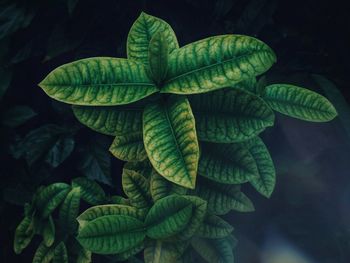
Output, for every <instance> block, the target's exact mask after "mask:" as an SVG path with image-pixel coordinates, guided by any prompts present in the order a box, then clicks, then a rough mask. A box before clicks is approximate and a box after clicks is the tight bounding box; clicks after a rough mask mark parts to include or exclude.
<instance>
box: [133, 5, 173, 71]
mask: <svg viewBox="0 0 350 263" xmlns="http://www.w3.org/2000/svg"><path fill="white" fill-rule="evenodd" d="M157 32H162V33H163V35H164V38H165V39H166V42H167V44H168V50H169V53H171V52H172V51H174V50H175V49H177V48H179V44H178V43H177V39H176V35H175V33H174V31H173V29H172V28H171V26H170V25H169V24H168V23H167V22H165V21H164V20H162V19H160V18H157V17H154V16H151V15H148V14H146V13H144V12H142V13H141V15H140V16H139V17H138V18H137V20H136V21H135V23H134V24H133V25H132V27H131V29H130V32H129V34H128V40H127V53H128V58H129V59H133V60H137V61H140V62H141V63H143V64H145V65H148V56H149V53H148V51H149V49H148V48H149V44H150V41H151V39H152V37H153V36H154V35H155V34H156V33H157Z"/></svg>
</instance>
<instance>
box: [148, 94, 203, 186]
mask: <svg viewBox="0 0 350 263" xmlns="http://www.w3.org/2000/svg"><path fill="white" fill-rule="evenodd" d="M143 140H144V144H145V148H146V152H147V155H148V158H149V159H150V161H151V163H152V165H153V167H154V169H155V170H156V171H157V172H158V173H159V174H160V175H162V176H164V177H165V178H166V179H167V180H169V181H171V182H173V183H176V184H179V185H181V186H183V187H187V188H191V189H193V188H194V187H195V183H196V176H197V166H198V158H199V148H198V142H197V134H196V130H195V120H194V117H193V114H192V111H191V107H190V105H189V102H188V100H187V99H186V98H185V97H175V96H173V97H170V98H169V99H168V101H167V102H166V103H164V104H163V103H154V104H149V105H148V106H147V107H146V108H145V111H144V114H143Z"/></svg>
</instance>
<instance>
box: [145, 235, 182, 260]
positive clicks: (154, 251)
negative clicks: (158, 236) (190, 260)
mask: <svg viewBox="0 0 350 263" xmlns="http://www.w3.org/2000/svg"><path fill="white" fill-rule="evenodd" d="M182 253H183V246H182V245H181V244H179V243H174V242H171V243H169V242H164V241H160V240H152V241H150V242H148V244H147V245H146V248H145V250H144V260H145V263H163V262H167V263H175V262H178V261H177V260H178V259H180V258H181V255H182Z"/></svg>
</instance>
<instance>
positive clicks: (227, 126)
mask: <svg viewBox="0 0 350 263" xmlns="http://www.w3.org/2000/svg"><path fill="white" fill-rule="evenodd" d="M189 100H190V103H191V107H192V110H193V113H194V116H195V118H196V127H197V133H198V138H199V140H202V141H209V142H218V143H230V142H238V141H244V140H247V139H249V138H251V137H254V136H256V135H257V134H259V133H260V132H262V131H263V130H264V129H265V128H266V127H268V126H272V125H273V123H274V113H273V111H272V110H271V109H270V107H269V106H268V105H267V104H266V103H265V102H264V101H263V100H262V99H261V98H259V97H258V96H256V95H254V94H252V93H249V92H247V91H244V90H240V89H238V88H228V89H224V90H219V91H214V92H211V93H208V94H199V95H193V96H190V98H189Z"/></svg>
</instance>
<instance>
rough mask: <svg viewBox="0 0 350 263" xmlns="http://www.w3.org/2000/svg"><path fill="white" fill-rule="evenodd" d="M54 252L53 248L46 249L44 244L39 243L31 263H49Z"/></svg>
mask: <svg viewBox="0 0 350 263" xmlns="http://www.w3.org/2000/svg"><path fill="white" fill-rule="evenodd" d="M54 251H55V250H54V248H53V247H47V246H46V245H45V244H44V242H41V243H40V245H39V247H38V248H37V250H36V252H35V254H34V258H33V263H50V262H51V260H52V259H53V257H54Z"/></svg>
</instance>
